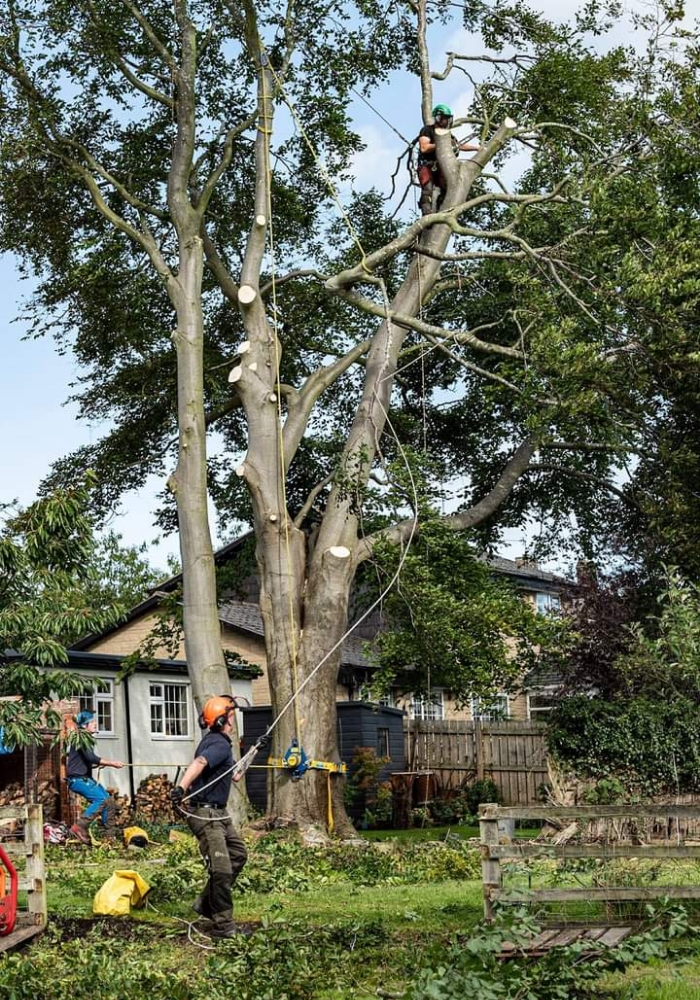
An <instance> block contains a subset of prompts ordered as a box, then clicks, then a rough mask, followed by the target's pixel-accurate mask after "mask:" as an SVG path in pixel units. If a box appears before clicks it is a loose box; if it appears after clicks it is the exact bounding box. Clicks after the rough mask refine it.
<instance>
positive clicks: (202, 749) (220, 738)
mask: <svg viewBox="0 0 700 1000" xmlns="http://www.w3.org/2000/svg"><path fill="white" fill-rule="evenodd" d="M195 757H204V758H205V759H206V762H207V766H206V767H205V768H204V770H203V771H202V773H201V774H200V776H199V777H198V778H197V779H196V780H195V781H193V782H192V787H191V788H190V789H189V791H190V792H191V793H193V795H192V799H191V800H190V801H191V802H192V803H194V804H197V803H198V802H207V803H209V804H210V805H215V806H225V805H226V803H227V802H228V796H229V792H230V791H231V782H232V781H233V775H232V774H231V768H232V767H233V751H232V750H231V740H230V739H229V738H228V736H227V735H226V734H225V733H217V732H212V731H211V730H210V731H209V732H208V733H207V734H206V735H205V736H204V737H203V739H202V741H201V743H200V744H199V746H198V747H197V749H196V751H195ZM227 771H228V774H226V772H227ZM211 781H213V782H214V784H212V785H210V784H209V782H211ZM205 785H209V787H208V788H204V786H205ZM200 788H203V789H204V791H203V792H202V794H201V796H200V795H198V794H197V792H198V791H199V789H200Z"/></svg>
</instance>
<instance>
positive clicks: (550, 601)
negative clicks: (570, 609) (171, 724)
mask: <svg viewBox="0 0 700 1000" xmlns="http://www.w3.org/2000/svg"><path fill="white" fill-rule="evenodd" d="M535 607H536V608H537V614H538V615H547V614H551V613H552V612H554V611H558V610H559V608H560V607H561V601H560V599H559V597H558V596H557V595H556V594H535Z"/></svg>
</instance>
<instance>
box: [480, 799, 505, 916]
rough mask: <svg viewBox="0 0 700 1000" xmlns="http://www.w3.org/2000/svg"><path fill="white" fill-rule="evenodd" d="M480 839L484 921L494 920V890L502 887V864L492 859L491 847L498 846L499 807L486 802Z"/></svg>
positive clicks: (481, 822) (481, 811)
mask: <svg viewBox="0 0 700 1000" xmlns="http://www.w3.org/2000/svg"><path fill="white" fill-rule="evenodd" d="M479 837H480V840H481V883H482V889H483V893H484V919H485V920H488V921H489V922H491V921H492V920H493V899H492V898H491V890H492V889H500V887H501V862H500V860H499V858H492V857H491V851H490V848H491V847H496V846H498V806H497V805H496V803H495V802H484V803H482V805H480V806H479Z"/></svg>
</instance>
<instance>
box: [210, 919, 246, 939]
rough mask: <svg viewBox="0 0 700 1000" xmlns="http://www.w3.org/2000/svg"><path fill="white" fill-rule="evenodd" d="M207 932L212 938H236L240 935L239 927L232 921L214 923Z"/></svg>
mask: <svg viewBox="0 0 700 1000" xmlns="http://www.w3.org/2000/svg"><path fill="white" fill-rule="evenodd" d="M206 934H207V935H208V937H211V938H235V937H236V936H237V935H238V929H237V927H236V925H235V924H234V923H233V922H231V923H230V924H214V925H213V927H210V928H209V929H208V930H207V931H206Z"/></svg>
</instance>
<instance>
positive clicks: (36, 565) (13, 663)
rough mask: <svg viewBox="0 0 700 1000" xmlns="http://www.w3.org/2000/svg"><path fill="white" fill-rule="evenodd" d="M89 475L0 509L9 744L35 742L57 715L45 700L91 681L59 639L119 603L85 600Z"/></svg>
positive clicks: (2, 689) (101, 618) (0, 668)
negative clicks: (0, 518)
mask: <svg viewBox="0 0 700 1000" xmlns="http://www.w3.org/2000/svg"><path fill="white" fill-rule="evenodd" d="M89 495H90V483H89V481H88V482H87V483H85V484H81V485H79V486H76V487H74V488H73V489H70V490H68V489H66V490H61V491H58V492H57V493H55V494H54V495H52V496H49V497H45V498H43V499H41V500H38V501H37V502H36V503H34V504H32V505H31V506H30V507H28V508H26V510H21V511H15V510H9V511H8V510H7V509H6V510H5V515H6V518H5V521H4V524H3V527H2V532H1V533H0V695H3V696H6V697H12V696H17V697H19V699H20V700H19V701H11V700H8V701H0V726H2V727H3V728H4V731H5V742H6V744H8V745H11V746H17V745H22V744H24V743H31V742H38V741H39V739H40V737H39V731H40V729H41V727H42V726H43V725H45V724H47V725H48V726H49V727H51V726H54V725H56V724H57V723H58V722H59V721H60V717H59V716H58V715H57V713H56V712H55V710H53V709H52V708H51V707H50V702H51V701H52V700H53V699H55V698H70V697H73V696H74V695H75V694H76V692H80V691H84V690H88V689H91V688H92V683H93V682H92V681H90V682H88V681H85V680H84V679H83V678H80V677H78V676H77V675H75V674H73V673H72V672H70V671H67V670H66V669H65V667H66V665H67V664H68V653H67V646H68V645H70V643H71V642H74V641H75V640H76V639H78V638H80V637H81V636H83V635H85V634H87V633H89V632H95V631H100V630H102V629H104V628H106V627H107V626H108V625H111V624H114V623H115V622H116V621H117V620H118V619H119V617H120V616H121V615H122V614H123V613H124V611H125V610H126V608H125V606H124V605H120V604H118V603H115V602H111V601H106V600H105V599H104V595H100V599H99V600H98V601H96V602H94V603H93V601H92V600H91V597H92V596H93V587H94V577H93V567H94V563H93V557H94V554H95V549H96V544H97V543H96V539H95V535H94V529H93V524H92V521H91V518H90V516H89V514H88V505H89Z"/></svg>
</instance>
